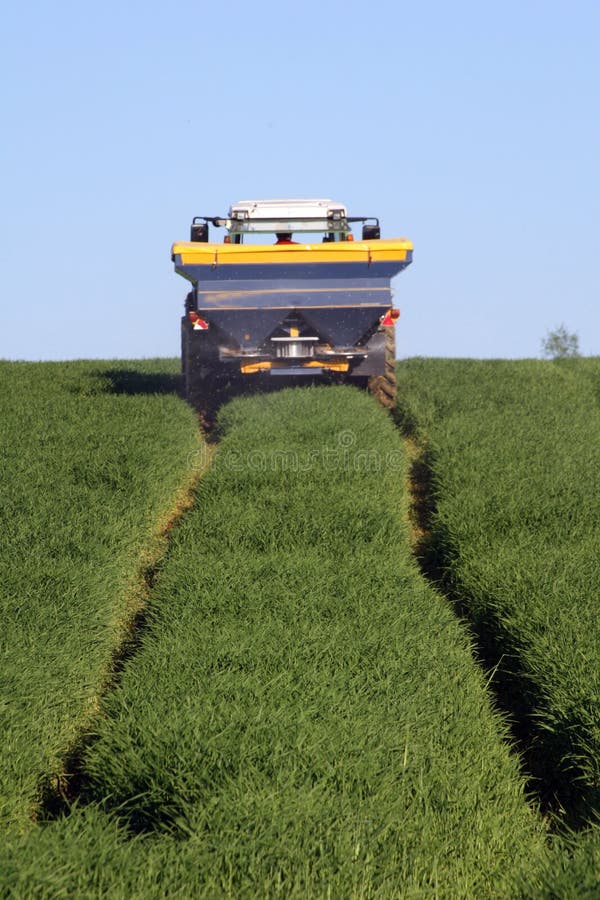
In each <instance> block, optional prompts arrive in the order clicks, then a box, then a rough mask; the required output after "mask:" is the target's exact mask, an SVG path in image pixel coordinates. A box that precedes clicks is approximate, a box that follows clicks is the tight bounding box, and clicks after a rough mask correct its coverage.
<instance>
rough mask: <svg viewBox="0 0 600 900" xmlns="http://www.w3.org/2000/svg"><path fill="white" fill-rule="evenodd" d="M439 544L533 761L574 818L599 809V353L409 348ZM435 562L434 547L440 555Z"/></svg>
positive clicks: (416, 421)
mask: <svg viewBox="0 0 600 900" xmlns="http://www.w3.org/2000/svg"><path fill="white" fill-rule="evenodd" d="M399 373H400V379H401V385H400V398H401V400H400V407H401V416H402V418H403V420H404V424H405V427H408V428H410V429H412V430H413V431H416V433H417V435H418V436H419V439H420V441H421V444H422V445H423V446H424V447H425V448H426V455H427V459H428V462H429V466H430V470H431V476H430V477H431V482H432V491H433V494H434V497H435V501H436V511H435V514H434V516H433V518H432V521H431V529H432V546H431V547H430V556H432V557H433V562H434V564H435V566H436V567H437V570H438V572H441V573H443V574H444V580H445V583H446V587H447V588H448V589H449V590H450V591H451V593H452V595H453V596H454V597H455V598H457V600H459V601H460V605H461V607H462V608H463V609H464V610H466V613H467V615H468V617H469V618H470V619H471V621H472V622H473V623H474V624H475V628H476V631H477V633H478V634H479V637H480V641H481V643H482V645H484V646H485V645H487V646H489V647H491V648H492V652H493V653H494V654H495V655H496V657H497V658H498V659H499V667H498V678H499V680H500V683H501V690H502V691H503V692H504V694H505V700H506V702H507V705H508V706H509V707H512V708H513V709H514V710H515V712H516V713H517V715H518V717H519V718H520V720H521V722H520V730H521V735H522V738H523V744H524V747H525V749H526V752H527V756H528V760H529V765H530V766H531V768H532V771H533V773H534V774H535V776H536V778H537V779H538V784H539V790H540V793H541V794H542V795H543V796H544V798H545V800H546V801H547V802H548V803H549V804H550V806H551V808H555V809H558V810H559V811H560V809H561V806H562V807H565V808H566V811H567V813H568V817H569V820H570V821H571V822H574V823H576V822H578V821H580V820H581V819H582V818H583V819H585V818H587V817H589V816H592V818H593V817H595V815H596V814H597V812H598V811H599V810H600V803H599V800H600V718H599V714H598V710H599V709H600V630H599V629H598V617H599V615H600V570H599V568H598V558H599V550H600V520H599V518H598V510H599V509H600V479H599V477H598V473H599V472H600V409H599V406H598V402H599V400H600V390H599V385H600V361H598V360H593V359H592V360H587V359H586V360H565V361H563V362H562V363H552V362H533V361H523V362H499V361H489V362H475V361H460V360H413V361H409V362H407V363H405V364H402V365H401V366H400V367H399ZM430 562H431V559H430Z"/></svg>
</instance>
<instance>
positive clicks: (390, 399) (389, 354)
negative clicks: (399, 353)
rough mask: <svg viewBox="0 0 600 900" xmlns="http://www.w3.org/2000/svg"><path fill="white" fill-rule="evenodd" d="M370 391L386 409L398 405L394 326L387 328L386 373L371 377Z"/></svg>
mask: <svg viewBox="0 0 600 900" xmlns="http://www.w3.org/2000/svg"><path fill="white" fill-rule="evenodd" d="M369 391H370V392H371V394H373V396H374V397H377V399H378V400H379V402H380V403H381V405H382V406H385V407H386V409H393V407H394V406H395V405H396V398H397V393H398V384H397V381H396V329H395V328H394V327H393V326H389V325H388V326H386V328H385V356H384V371H383V374H382V375H371V377H370V378H369Z"/></svg>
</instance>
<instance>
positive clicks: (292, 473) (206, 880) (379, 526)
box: [0, 388, 544, 897]
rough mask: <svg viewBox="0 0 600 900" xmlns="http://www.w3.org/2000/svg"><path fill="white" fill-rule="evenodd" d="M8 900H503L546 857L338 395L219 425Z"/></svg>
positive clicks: (244, 407) (514, 772)
mask: <svg viewBox="0 0 600 900" xmlns="http://www.w3.org/2000/svg"><path fill="white" fill-rule="evenodd" d="M220 425H221V430H222V440H221V444H220V447H219V450H218V453H217V456H216V459H215V462H214V465H213V466H212V467H211V469H210V471H209V472H208V474H207V475H206V476H205V478H204V479H203V480H202V482H201V483H200V486H199V488H198V492H197V502H196V504H195V506H194V507H193V508H192V509H191V510H190V511H189V512H188V513H187V515H186V516H185V517H184V519H183V520H182V521H181V523H180V524H179V525H178V527H177V528H176V529H174V530H173V532H172V533H171V536H170V548H169V552H168V554H167V556H166V559H165V560H164V563H163V565H162V567H161V571H160V575H159V578H158V579H157V582H156V584H155V586H154V588H153V590H152V592H151V595H150V597H149V600H148V618H147V628H146V630H145V632H144V635H143V638H142V642H141V646H140V648H139V651H138V652H137V653H136V655H135V656H134V657H133V658H132V659H131V660H130V661H129V662H128V663H127V665H126V666H125V668H124V671H123V673H122V678H121V680H120V683H119V685H118V687H117V689H116V690H114V691H112V692H111V693H109V694H108V695H107V696H106V697H105V698H104V701H103V704H102V716H101V717H100V718H98V720H97V721H96V726H95V730H96V732H97V738H96V740H95V741H94V742H93V744H92V745H91V746H90V747H89V748H88V751H87V753H86V755H85V759H84V764H83V774H84V783H83V786H82V787H83V790H82V794H81V797H80V799H79V801H78V803H77V805H76V806H75V807H74V808H73V809H72V810H71V812H70V814H69V815H66V816H65V817H60V818H59V819H58V820H57V821H52V822H48V823H47V824H46V825H45V826H44V827H38V828H37V829H35V831H34V832H32V833H30V834H28V835H25V836H23V837H20V838H18V839H16V838H15V839H12V841H11V843H10V844H7V845H6V847H5V848H4V849H3V850H0V873H2V875H0V877H3V878H4V884H5V885H8V886H10V888H11V889H12V890H13V891H14V892H15V893H16V895H19V893H20V894H21V895H30V894H34V893H35V894H36V895H37V896H59V895H77V896H82V897H86V896H99V895H105V894H110V895H113V896H144V897H151V896H157V897H159V896H190V895H193V896H211V897H212V896H230V895H232V896H247V897H250V896H277V895H281V896H286V897H287V896H340V897H342V896H343V897H346V896H347V897H374V896H378V897H398V896H404V897H428V896H430V897H471V896H472V897H475V896H476V897H498V896H501V897H506V896H517V895H518V894H519V892H520V891H526V890H528V889H531V888H532V885H534V884H535V885H536V886H537V887H540V885H541V882H540V880H539V879H540V877H541V876H540V875H539V872H538V870H539V866H540V864H541V860H542V859H543V856H544V833H543V829H542V827H541V824H540V821H539V819H538V818H537V817H536V815H535V814H534V813H533V812H532V811H531V810H530V808H529V807H528V805H527V803H526V800H525V796H524V790H523V779H522V776H521V775H520V773H519V771H518V766H517V761H516V758H515V756H514V755H513V754H512V753H511V752H510V751H509V747H508V744H507V739H506V738H507V735H506V729H505V727H504V725H503V724H502V722H501V720H500V718H499V716H498V714H497V713H495V712H494V711H493V710H492V709H491V706H490V702H489V697H488V694H487V691H486V685H485V681H484V676H483V674H482V672H481V670H480V669H479V668H478V666H477V665H476V664H475V662H474V660H473V658H472V653H471V646H470V642H469V638H468V636H467V634H466V632H465V630H464V628H463V627H462V626H461V625H460V623H459V622H458V621H457V619H456V617H455V615H454V614H453V612H452V610H451V608H450V607H449V605H448V604H447V603H446V602H445V601H443V600H442V598H441V597H440V596H439V595H437V594H436V593H435V592H434V591H433V590H432V589H431V588H430V587H429V586H428V585H427V584H426V583H425V581H424V580H423V578H422V577H421V576H420V574H419V573H418V570H417V568H416V566H415V563H414V561H413V559H412V557H411V554H410V549H409V541H408V530H409V523H408V516H407V508H408V498H407V489H406V477H407V463H406V457H405V454H404V451H403V448H402V444H401V441H400V438H399V436H398V434H397V433H396V432H395V430H394V428H393V425H392V423H391V421H390V420H389V418H388V417H386V416H385V415H384V413H383V412H382V411H381V410H380V409H378V408H377V407H376V405H375V404H374V403H373V401H372V400H371V399H370V398H368V397H366V396H363V395H361V394H360V393H358V392H356V391H354V390H353V389H350V388H321V389H304V390H299V389H297V390H293V391H284V392H281V393H278V394H271V395H267V396H264V397H261V396H257V397H253V398H245V399H240V400H236V401H234V402H232V403H231V404H230V405H229V406H228V407H226V408H225V409H224V410H223V413H222V416H221V422H220Z"/></svg>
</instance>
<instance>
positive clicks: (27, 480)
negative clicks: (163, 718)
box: [0, 361, 199, 827]
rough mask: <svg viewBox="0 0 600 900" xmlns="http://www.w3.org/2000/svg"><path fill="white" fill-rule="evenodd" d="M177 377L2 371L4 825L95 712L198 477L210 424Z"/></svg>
mask: <svg viewBox="0 0 600 900" xmlns="http://www.w3.org/2000/svg"><path fill="white" fill-rule="evenodd" d="M175 371H176V369H175V367H174V365H173V363H171V362H170V363H169V364H168V365H167V366H166V372H165V364H164V362H162V361H154V362H152V361H148V362H146V363H140V362H136V363H131V364H129V363H118V364H115V363H108V362H104V363H103V362H93V363H92V362H86V363H83V362H82V363H64V364H63V363H60V364H59V363H45V364H31V363H0V398H1V400H0V402H1V407H2V415H1V417H0V465H1V471H2V498H1V502H0V534H1V536H2V537H1V549H0V564H1V566H2V577H1V579H0V608H1V614H2V634H1V638H0V642H1V643H0V646H1V666H0V710H1V716H0V753H1V758H2V766H1V769H0V796H1V801H0V824H1V825H2V826H8V825H9V824H11V825H12V826H13V827H15V826H21V827H22V826H24V825H26V824H27V823H28V822H29V821H30V819H31V818H32V817H33V816H35V815H36V814H37V813H36V811H37V804H38V802H39V800H40V791H42V790H43V789H44V788H46V787H48V786H49V785H50V784H51V783H52V781H53V780H54V781H55V782H56V778H57V777H58V776H60V773H61V770H62V767H63V764H64V762H63V761H64V758H65V755H66V754H67V753H68V752H69V750H70V748H71V747H72V745H73V744H74V743H76V742H77V741H79V740H80V739H81V736H82V732H83V731H84V730H85V729H86V728H87V727H88V726H89V723H90V721H91V718H92V716H93V715H95V714H96V712H97V707H98V696H99V694H100V693H101V691H102V690H103V687H104V685H105V682H106V680H107V678H108V677H109V670H110V667H111V663H112V657H113V653H114V652H115V649H116V648H117V647H118V645H119V644H120V643H121V642H122V640H123V637H124V634H125V632H126V629H127V627H128V625H129V621H130V619H131V617H132V616H133V615H134V612H135V610H136V608H137V607H138V606H139V601H140V599H141V597H140V593H141V591H142V585H141V576H142V571H143V569H144V567H145V566H147V565H148V564H150V563H151V562H152V560H153V557H154V556H155V555H156V553H157V552H159V549H160V548H159V545H158V544H157V542H156V536H157V534H158V533H159V532H160V528H161V519H163V518H164V517H165V515H167V514H168V513H169V511H170V509H171V507H172V506H173V504H174V503H175V501H176V499H177V495H178V492H179V491H180V490H181V488H182V487H183V486H184V485H185V482H186V480H187V479H188V473H189V458H190V455H194V454H195V453H196V452H197V450H198V446H199V443H198V429H197V426H196V423H195V420H194V416H193V414H192V412H191V410H189V409H188V408H187V407H186V406H185V405H184V404H183V403H182V402H181V401H180V400H179V399H178V398H177V397H176V396H175V395H174V388H175V385H176V376H175V375H174V372H175ZM169 388H170V390H169ZM165 389H166V392H165ZM157 391H158V393H157Z"/></svg>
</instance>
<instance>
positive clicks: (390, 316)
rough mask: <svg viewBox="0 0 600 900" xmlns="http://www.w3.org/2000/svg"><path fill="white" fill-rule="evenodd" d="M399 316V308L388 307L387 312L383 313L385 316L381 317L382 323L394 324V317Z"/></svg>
mask: <svg viewBox="0 0 600 900" xmlns="http://www.w3.org/2000/svg"><path fill="white" fill-rule="evenodd" d="M399 318H400V310H399V309H390V310H389V312H387V313H386V314H385V316H382V317H381V324H382V325H395V324H396V319H399Z"/></svg>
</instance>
